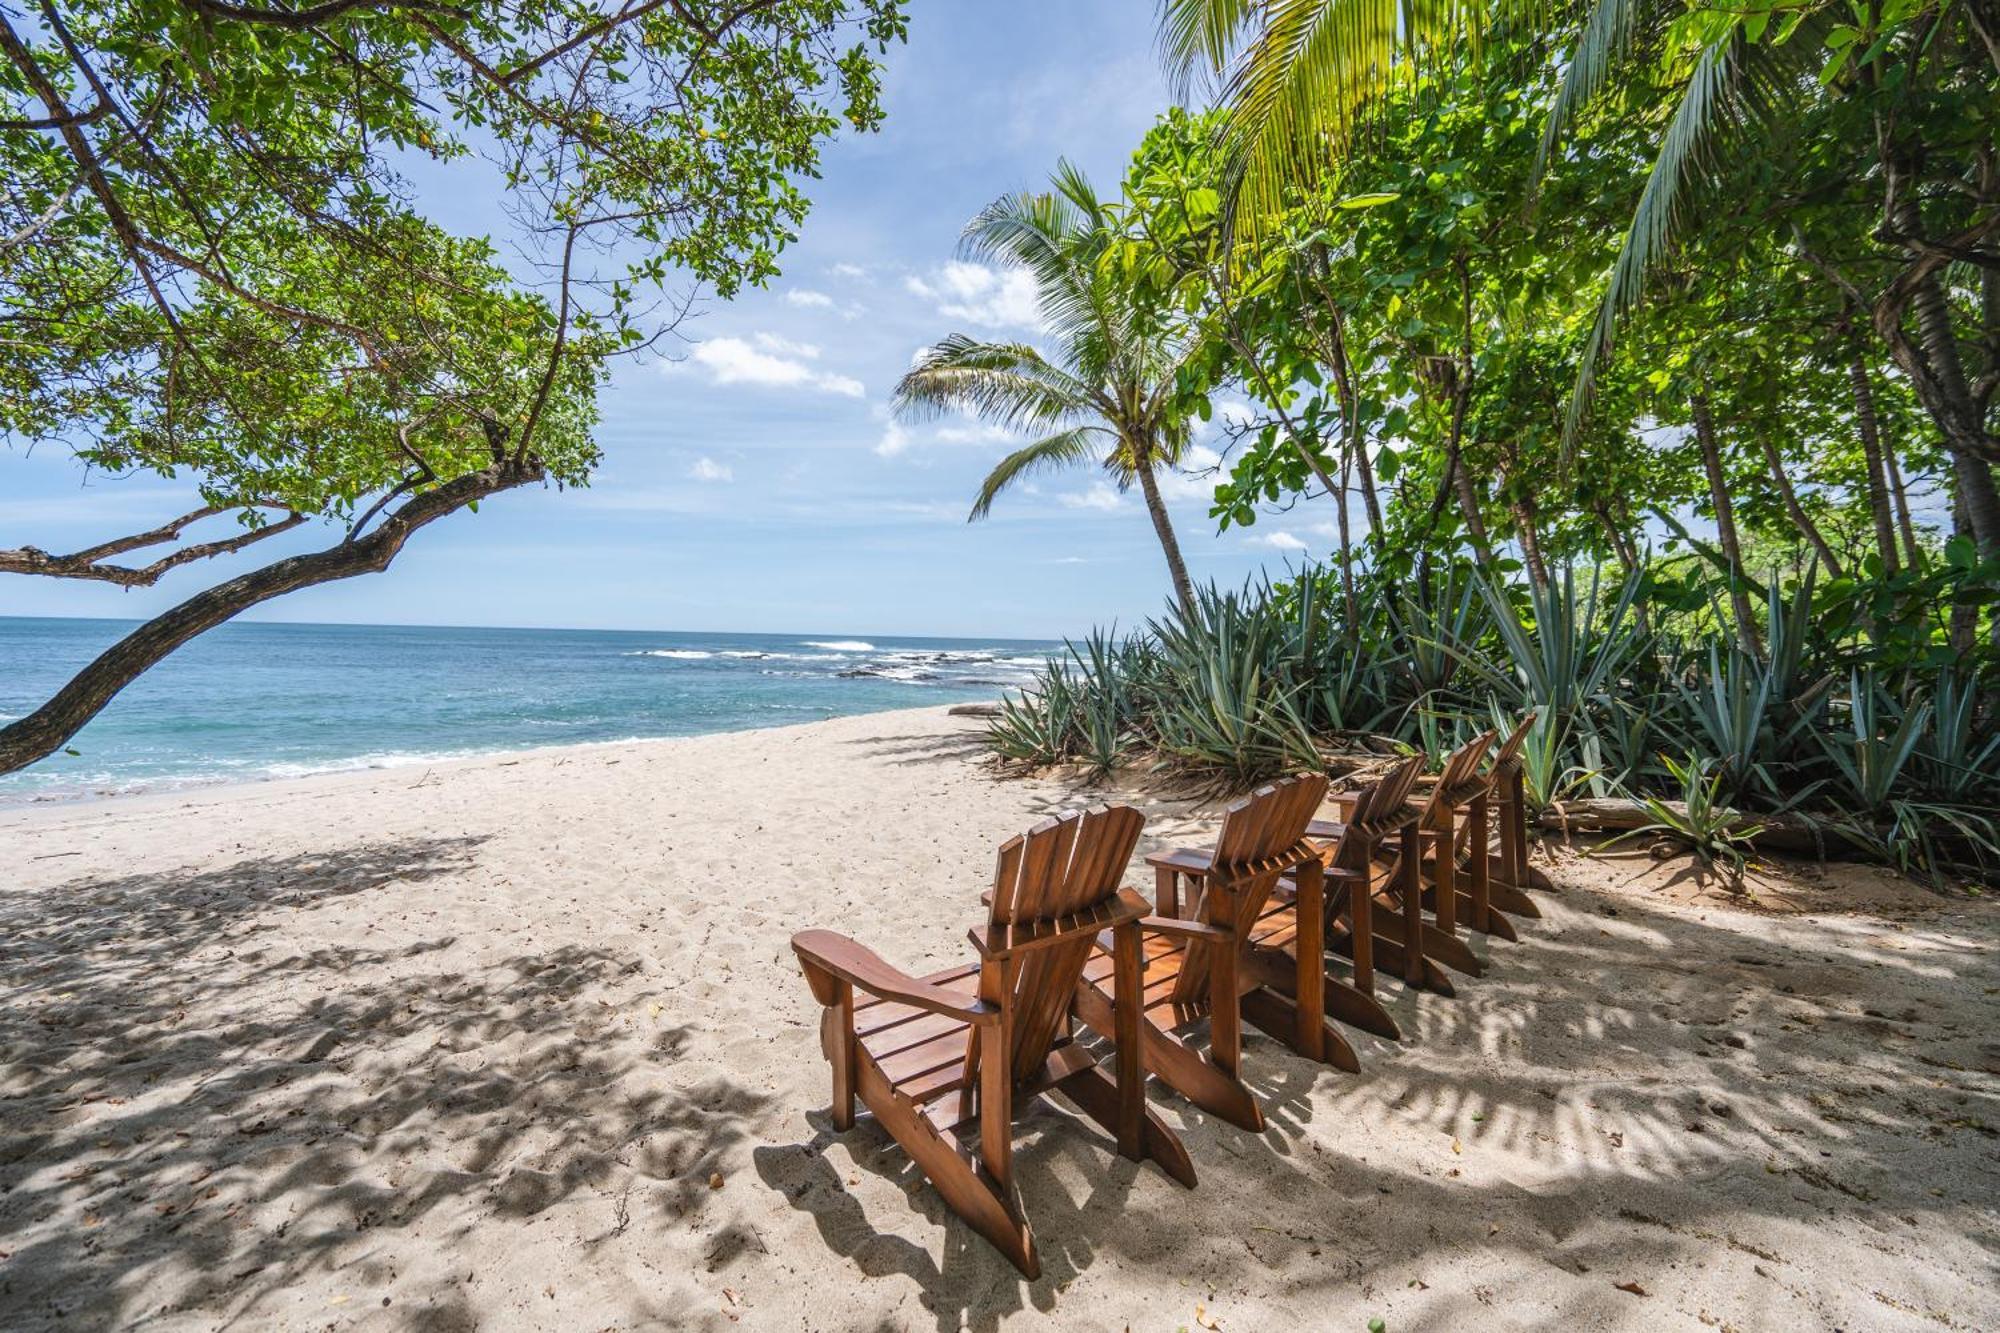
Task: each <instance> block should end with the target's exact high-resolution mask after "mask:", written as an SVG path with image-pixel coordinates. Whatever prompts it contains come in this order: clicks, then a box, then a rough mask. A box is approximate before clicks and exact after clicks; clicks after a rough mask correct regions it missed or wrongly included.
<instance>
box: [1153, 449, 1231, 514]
mask: <svg viewBox="0 0 2000 1333" xmlns="http://www.w3.org/2000/svg"><path fill="white" fill-rule="evenodd" d="M1221 466H1222V455H1221V454H1218V453H1217V452H1215V450H1213V449H1211V448H1209V447H1208V446H1207V445H1205V444H1197V445H1192V446H1190V447H1189V448H1188V449H1186V450H1185V451H1183V452H1182V454H1181V465H1180V468H1179V469H1174V468H1167V469H1165V470H1163V471H1162V472H1161V473H1160V474H1159V476H1160V494H1161V495H1162V496H1164V497H1165V498H1166V499H1169V500H1201V501H1204V502H1207V501H1211V500H1213V499H1214V498H1215V483H1216V480H1217V477H1218V473H1217V469H1219V468H1220V467H1221Z"/></svg>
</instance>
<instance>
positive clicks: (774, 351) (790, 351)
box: [751, 333, 819, 361]
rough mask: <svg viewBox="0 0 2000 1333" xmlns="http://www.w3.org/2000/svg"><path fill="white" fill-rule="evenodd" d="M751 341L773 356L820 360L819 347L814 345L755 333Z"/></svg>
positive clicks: (769, 334) (773, 335) (774, 335)
mask: <svg viewBox="0 0 2000 1333" xmlns="http://www.w3.org/2000/svg"><path fill="white" fill-rule="evenodd" d="M751 341H752V342H754V343H756V344H757V346H758V348H759V349H760V350H761V351H766V352H769V353H770V354H771V355H772V356H791V357H797V358H798V359H799V360H801V361H817V360H819V347H818V346H817V345H816V344H813V343H802V342H797V341H794V340H793V339H791V338H785V337H781V336H779V335H778V334H775V333H755V334H752V335H751Z"/></svg>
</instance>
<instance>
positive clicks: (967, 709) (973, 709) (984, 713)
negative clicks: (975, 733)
mask: <svg viewBox="0 0 2000 1333" xmlns="http://www.w3.org/2000/svg"><path fill="white" fill-rule="evenodd" d="M944 711H945V715H946V716H947V717H998V716H1000V705H999V704H953V705H952V706H951V707H949V708H947V709H945V710H944Z"/></svg>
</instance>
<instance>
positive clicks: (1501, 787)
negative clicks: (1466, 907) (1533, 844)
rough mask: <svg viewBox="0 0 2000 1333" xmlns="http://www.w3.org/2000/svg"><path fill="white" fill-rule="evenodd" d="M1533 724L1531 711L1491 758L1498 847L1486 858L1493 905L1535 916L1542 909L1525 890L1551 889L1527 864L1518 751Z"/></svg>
mask: <svg viewBox="0 0 2000 1333" xmlns="http://www.w3.org/2000/svg"><path fill="white" fill-rule="evenodd" d="M1534 725H1535V714H1534V713H1533V712H1532V711H1531V712H1529V713H1528V715H1527V716H1526V717H1524V718H1522V719H1521V720H1520V722H1519V723H1517V724H1516V725H1515V727H1514V731H1513V734H1511V735H1510V736H1508V737H1507V739H1506V741H1505V742H1504V743H1502V745H1501V746H1500V749H1499V750H1498V751H1497V752H1495V754H1494V756H1493V766H1492V767H1491V768H1490V769H1488V770H1487V776H1488V778H1489V780H1490V782H1491V784H1492V800H1493V807H1494V815H1495V822H1496V823H1497V824H1498V825H1499V836H1498V838H1497V839H1496V842H1497V843H1498V848H1497V850H1495V851H1492V852H1491V853H1489V855H1488V857H1487V864H1488V873H1489V875H1490V876H1491V879H1492V885H1493V905H1494V906H1495V907H1497V908H1499V909H1501V910H1502V911H1505V912H1512V913H1513V914H1514V915H1516V916H1526V917H1539V916H1540V915H1541V914H1542V909H1541V908H1540V907H1539V906H1537V905H1536V903H1535V900H1534V899H1533V898H1530V897H1529V896H1528V892H1527V891H1528V890H1529V889H1531V888H1534V889H1544V890H1547V889H1552V888H1553V887H1554V886H1553V885H1552V884H1550V883H1549V880H1548V876H1547V875H1545V874H1543V873H1542V872H1541V871H1540V870H1537V869H1535V868H1534V867H1533V866H1531V865H1529V864H1528V796H1527V788H1526V785H1525V783H1524V782H1523V780H1522V763H1521V748H1522V746H1523V745H1524V744H1525V743H1526V742H1527V739H1528V731H1529V729H1530V728H1532V727H1533V726H1534Z"/></svg>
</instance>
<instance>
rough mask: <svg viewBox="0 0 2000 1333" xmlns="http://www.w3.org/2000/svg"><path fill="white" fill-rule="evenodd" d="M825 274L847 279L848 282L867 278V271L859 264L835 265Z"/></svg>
mask: <svg viewBox="0 0 2000 1333" xmlns="http://www.w3.org/2000/svg"><path fill="white" fill-rule="evenodd" d="M827 272H829V273H831V274H833V276H834V277H836V278H847V279H848V280H850V281H853V280H857V279H860V278H865V277H867V276H868V270H867V269H865V268H863V267H861V265H859V264H845V263H842V264H835V265H834V266H833V267H832V268H830V269H828V270H827Z"/></svg>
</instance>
